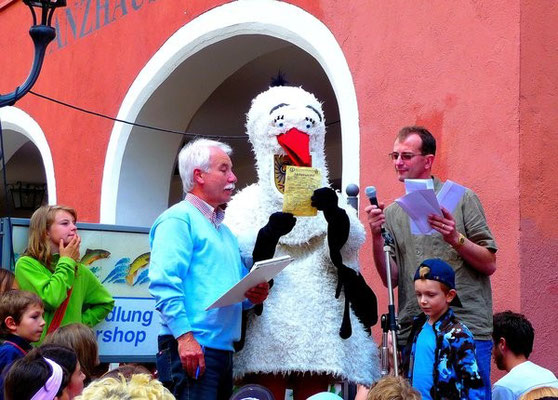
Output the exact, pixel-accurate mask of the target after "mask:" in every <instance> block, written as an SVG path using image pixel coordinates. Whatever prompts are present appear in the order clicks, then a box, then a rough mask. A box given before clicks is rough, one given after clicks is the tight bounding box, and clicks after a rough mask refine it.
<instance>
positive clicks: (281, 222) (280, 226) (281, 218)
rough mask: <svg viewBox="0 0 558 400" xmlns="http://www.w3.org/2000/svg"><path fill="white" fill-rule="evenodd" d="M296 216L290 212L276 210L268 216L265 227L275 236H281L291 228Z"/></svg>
mask: <svg viewBox="0 0 558 400" xmlns="http://www.w3.org/2000/svg"><path fill="white" fill-rule="evenodd" d="M295 224H296V218H295V217H294V215H293V214H291V213H284V212H276V213H273V214H271V215H270V216H269V221H268V223H267V227H268V229H269V230H270V232H271V233H273V234H275V235H276V236H279V237H281V236H283V235H286V234H287V233H289V232H290V231H292V230H293V228H294V226H295Z"/></svg>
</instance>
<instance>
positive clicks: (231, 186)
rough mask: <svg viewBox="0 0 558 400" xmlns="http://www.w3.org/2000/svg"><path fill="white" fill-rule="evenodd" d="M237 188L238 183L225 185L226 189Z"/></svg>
mask: <svg viewBox="0 0 558 400" xmlns="http://www.w3.org/2000/svg"><path fill="white" fill-rule="evenodd" d="M235 188H236V185H235V184H234V183H230V184H228V185H227V186H225V190H234V189H235Z"/></svg>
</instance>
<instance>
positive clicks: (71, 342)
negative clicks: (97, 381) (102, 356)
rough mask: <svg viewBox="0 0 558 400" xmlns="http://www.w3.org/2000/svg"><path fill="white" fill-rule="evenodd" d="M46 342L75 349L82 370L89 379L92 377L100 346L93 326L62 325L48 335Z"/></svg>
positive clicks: (97, 362)
mask: <svg viewBox="0 0 558 400" xmlns="http://www.w3.org/2000/svg"><path fill="white" fill-rule="evenodd" d="M44 343H51V344H59V345H62V346H66V347H69V348H71V349H73V350H74V351H75V352H76V354H77V357H78V360H79V364H80V366H81V370H82V371H83V373H84V374H85V376H86V378H87V380H90V379H91V376H92V374H93V370H94V368H95V366H97V365H98V364H99V347H98V345H97V339H96V338H95V333H94V332H93V330H92V329H91V328H89V327H88V326H87V325H83V324H78V323H75V324H69V325H65V326H61V327H60V328H58V329H56V330H55V331H54V332H52V333H51V334H49V335H47V337H46V338H45V341H44Z"/></svg>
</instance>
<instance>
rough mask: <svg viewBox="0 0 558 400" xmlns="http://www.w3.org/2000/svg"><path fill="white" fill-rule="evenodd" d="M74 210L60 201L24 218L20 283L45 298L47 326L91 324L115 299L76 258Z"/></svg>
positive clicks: (50, 328) (18, 271)
mask: <svg viewBox="0 0 558 400" xmlns="http://www.w3.org/2000/svg"><path fill="white" fill-rule="evenodd" d="M75 223H76V211H75V210H74V209H73V208H70V207H65V206H56V205H55V206H48V205H47V206H42V207H40V208H39V209H37V211H35V212H34V213H33V215H32V216H31V219H30V221H29V242H28V245H27V249H26V250H25V253H24V255H23V256H22V257H20V258H19V259H18V260H17V262H16V267H15V276H16V280H17V283H18V284H19V287H20V288H21V289H22V290H28V291H30V292H33V293H37V295H38V296H39V297H40V298H41V299H42V300H43V303H44V304H45V320H46V322H47V328H46V329H45V331H44V332H43V336H42V337H41V340H42V339H43V338H44V336H45V335H46V334H47V333H48V332H52V331H54V330H55V329H56V328H58V327H59V326H64V325H67V324H70V323H72V322H82V323H84V324H86V325H88V326H91V327H92V326H95V325H96V324H98V323H99V322H100V321H102V320H103V318H105V316H106V315H107V314H108V313H109V312H110V311H111V310H112V308H113V306H114V300H113V298H112V297H111V295H110V294H109V292H108V291H107V289H105V287H104V286H103V285H102V284H101V282H99V280H98V279H97V278H96V277H95V275H93V273H92V272H91V271H90V270H89V269H88V268H87V267H86V266H84V265H83V264H81V263H80V262H79V260H80V256H79V246H80V243H81V238H80V237H79V235H78V234H77V228H76V225H75Z"/></svg>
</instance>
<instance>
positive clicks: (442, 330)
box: [0, 206, 558, 400]
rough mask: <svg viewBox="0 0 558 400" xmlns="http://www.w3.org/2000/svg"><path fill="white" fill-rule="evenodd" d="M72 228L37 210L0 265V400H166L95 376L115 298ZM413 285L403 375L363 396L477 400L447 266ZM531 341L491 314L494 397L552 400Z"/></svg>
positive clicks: (141, 380)
mask: <svg viewBox="0 0 558 400" xmlns="http://www.w3.org/2000/svg"><path fill="white" fill-rule="evenodd" d="M75 222H76V213H75V210H73V209H72V208H69V207H63V206H43V207H41V208H39V209H38V210H37V211H36V212H35V213H34V214H33V216H32V218H31V220H30V229H29V243H28V247H27V250H26V252H25V253H24V255H23V256H22V257H21V258H20V259H19V260H18V261H17V263H16V269H15V276H14V274H13V273H11V272H9V271H7V270H3V269H0V335H1V336H2V343H1V345H0V385H1V386H2V387H3V390H0V400H1V399H2V398H4V399H6V400H12V399H13V400H16V399H17V400H27V399H29V400H41V399H45V400H46V399H48V400H53V399H64V400H66V399H73V398H77V399H84V400H85V399H127V398H129V399H136V398H138V399H139V398H156V399H172V398H173V396H172V395H171V393H170V392H169V391H168V390H167V389H166V388H164V387H163V386H162V385H161V383H159V382H158V381H156V380H154V379H153V378H152V377H151V375H150V373H149V371H148V370H146V369H145V368H142V367H137V366H125V367H121V368H119V369H116V370H113V371H111V372H109V373H107V374H106V375H105V376H103V377H101V379H97V380H95V377H96V376H95V369H96V367H97V365H98V364H99V355H98V347H97V341H96V338H95V335H94V333H93V331H92V329H91V328H90V327H92V326H94V325H95V324H97V323H98V322H100V321H101V320H102V319H103V318H104V317H105V316H106V315H107V314H108V313H109V312H110V310H111V309H112V307H113V304H114V301H113V299H112V297H111V296H110V294H109V293H108V291H107V290H106V289H105V288H104V287H103V285H102V284H101V283H100V282H99V281H98V279H97V278H96V277H95V276H94V275H93V274H92V273H91V272H90V271H89V269H88V268H86V267H84V266H83V265H82V264H81V263H80V262H79V254H80V252H79V246H80V241H81V239H80V237H79V235H78V234H77V230H76V226H75ZM414 281H415V295H416V298H417V301H418V304H419V306H420V308H421V310H422V314H420V315H418V316H416V318H415V320H414V324H413V328H412V331H411V334H410V336H409V340H408V342H407V346H406V347H405V348H404V349H403V351H402V363H401V369H402V371H403V373H402V375H403V376H401V377H386V378H383V379H382V380H380V381H379V382H377V383H376V384H375V385H374V386H373V387H372V388H371V389H370V390H369V391H368V392H367V400H403V399H410V400H413V399H420V398H424V399H484V398H485V394H484V391H483V389H482V388H483V382H482V378H481V376H480V374H479V370H478V365H477V360H476V357H475V342H474V340H473V336H472V334H471V332H470V331H469V329H468V328H467V327H466V326H465V325H464V324H463V323H461V322H460V321H459V319H458V318H457V317H456V316H455V314H454V312H453V310H452V307H454V306H455V307H460V306H461V302H460V300H459V296H458V294H457V292H456V288H455V273H454V271H453V269H452V267H451V266H450V265H449V264H447V263H446V262H445V261H443V260H441V259H428V260H425V261H423V262H422V263H421V265H420V266H418V269H417V271H416V273H415V277H414ZM20 289H21V290H20ZM533 339H534V330H533V329H532V326H531V324H530V323H529V321H527V320H526V319H525V317H523V316H522V315H520V314H515V313H512V312H505V313H499V314H496V315H495V317H494V334H493V340H494V351H493V353H494V358H495V361H496V364H497V366H498V368H500V369H503V370H506V371H507V372H508V375H507V376H505V377H504V378H502V379H501V380H499V381H498V382H496V384H495V385H494V399H495V400H507V399H525V400H531V399H533V400H534V399H542V398H544V399H558V380H556V377H555V376H554V374H552V372H550V371H548V370H545V369H544V368H541V367H538V366H536V365H535V364H533V363H530V362H529V361H528V360H527V358H528V356H529V354H530V352H531V350H532V347H533ZM41 343H42V345H41ZM32 344H36V345H39V347H36V348H33V346H32ZM527 375H528V376H529V379H528V382H527V381H526V379H527V378H526V377H527ZM523 378H525V379H523ZM84 387H86V389H84ZM537 396H538V397H537Z"/></svg>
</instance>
